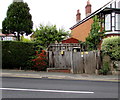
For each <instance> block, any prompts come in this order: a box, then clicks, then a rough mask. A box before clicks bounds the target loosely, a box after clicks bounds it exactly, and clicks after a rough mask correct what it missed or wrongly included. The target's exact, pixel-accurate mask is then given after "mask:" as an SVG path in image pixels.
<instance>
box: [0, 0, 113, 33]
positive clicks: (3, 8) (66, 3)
mask: <svg viewBox="0 0 120 100" xmlns="http://www.w3.org/2000/svg"><path fill="white" fill-rule="evenodd" d="M23 1H24V2H26V3H27V4H28V6H29V8H30V13H31V15H32V21H33V23H34V26H33V28H34V30H35V29H36V28H37V27H38V26H39V25H40V24H44V25H46V24H51V25H56V26H57V28H64V29H65V30H66V31H69V30H70V29H69V28H70V27H72V26H73V25H74V24H76V13H77V10H78V9H79V10H80V12H81V17H82V18H81V19H83V18H85V6H86V4H87V1H88V0H23ZM109 1H111V0H90V3H91V5H92V12H94V11H96V10H97V9H99V8H100V7H102V6H104V5H105V4H106V3H108V2H109ZM12 2H13V0H0V29H2V21H3V20H4V18H5V17H6V12H7V9H8V6H9V5H10V4H11V3H12Z"/></svg>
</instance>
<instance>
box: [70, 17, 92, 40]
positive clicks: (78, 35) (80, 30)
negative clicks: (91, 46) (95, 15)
mask: <svg viewBox="0 0 120 100" xmlns="http://www.w3.org/2000/svg"><path fill="white" fill-rule="evenodd" d="M92 23H93V19H92V18H91V19H89V20H87V21H86V22H84V23H82V24H80V25H79V26H77V27H75V28H74V29H72V31H71V37H73V38H75V39H78V40H80V41H83V42H85V40H86V37H88V35H89V33H90V29H91V24H92Z"/></svg>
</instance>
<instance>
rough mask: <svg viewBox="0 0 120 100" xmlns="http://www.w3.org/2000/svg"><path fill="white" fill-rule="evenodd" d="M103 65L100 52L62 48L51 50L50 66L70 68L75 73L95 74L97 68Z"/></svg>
mask: <svg viewBox="0 0 120 100" xmlns="http://www.w3.org/2000/svg"><path fill="white" fill-rule="evenodd" d="M100 65H101V60H100V52H94V51H90V52H84V54H83V56H82V54H81V52H73V51H64V53H63V54H61V50H57V51H54V52H52V51H49V66H50V68H61V69H62V68H68V69H71V71H72V72H73V73H75V74H78V73H79V74H82V73H86V74H95V71H96V69H99V68H100Z"/></svg>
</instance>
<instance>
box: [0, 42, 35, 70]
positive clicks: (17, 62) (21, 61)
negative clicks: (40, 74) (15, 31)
mask: <svg viewBox="0 0 120 100" xmlns="http://www.w3.org/2000/svg"><path fill="white" fill-rule="evenodd" d="M34 53H35V51H34V43H26V42H18V41H2V68H3V69H20V68H22V69H25V67H26V64H27V61H28V60H29V59H30V56H32V55H33V54H34Z"/></svg>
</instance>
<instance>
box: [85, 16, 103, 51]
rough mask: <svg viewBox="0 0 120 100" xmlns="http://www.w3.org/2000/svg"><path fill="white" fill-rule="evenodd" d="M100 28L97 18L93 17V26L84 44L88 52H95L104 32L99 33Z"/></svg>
mask: <svg viewBox="0 0 120 100" xmlns="http://www.w3.org/2000/svg"><path fill="white" fill-rule="evenodd" d="M100 28H101V27H100V20H99V18H98V16H95V17H93V24H92V26H91V30H90V34H89V36H88V37H87V38H86V43H87V45H88V49H89V50H97V49H98V45H99V43H100V41H101V39H102V38H103V37H104V35H103V33H104V32H99V31H100Z"/></svg>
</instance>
